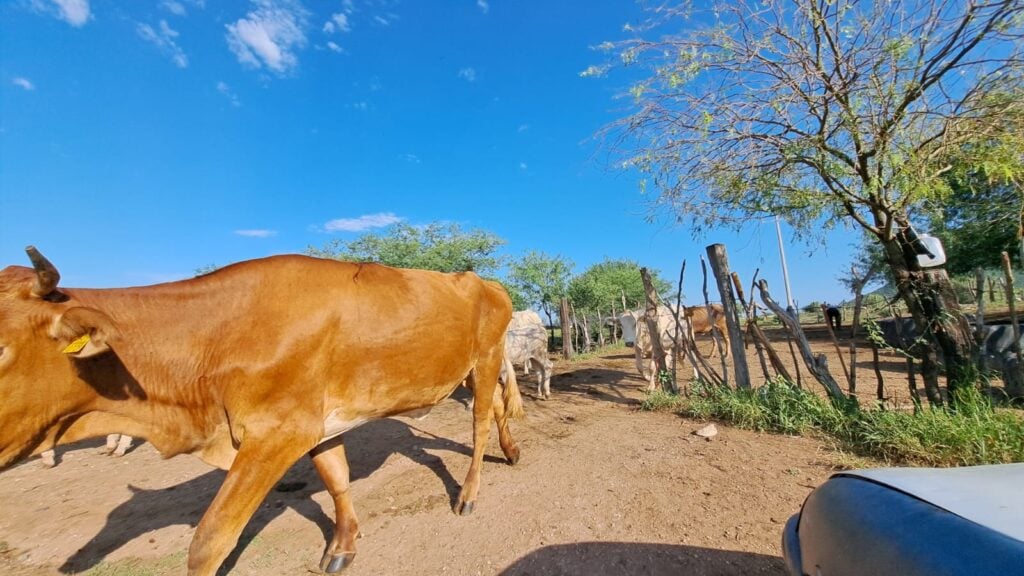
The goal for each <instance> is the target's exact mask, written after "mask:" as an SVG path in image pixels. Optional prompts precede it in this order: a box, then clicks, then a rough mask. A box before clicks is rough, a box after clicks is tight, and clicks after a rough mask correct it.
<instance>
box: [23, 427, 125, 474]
mask: <svg viewBox="0 0 1024 576" xmlns="http://www.w3.org/2000/svg"><path fill="white" fill-rule="evenodd" d="M131 447H132V437H131V436H129V435H127V434H108V435H107V443H106V445H105V446H103V448H100V454H110V455H111V456H118V457H120V456H124V455H125V453H126V452H128V449H129V448H131ZM39 458H40V459H41V460H42V461H43V465H44V466H46V467H47V468H53V467H54V466H56V465H57V454H56V453H55V452H54V451H53V450H47V451H46V452H43V453H42V454H40V455H39Z"/></svg>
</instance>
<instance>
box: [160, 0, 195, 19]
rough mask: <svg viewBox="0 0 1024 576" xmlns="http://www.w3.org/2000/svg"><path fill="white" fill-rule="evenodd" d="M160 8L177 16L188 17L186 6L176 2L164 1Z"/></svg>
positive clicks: (172, 0)
mask: <svg viewBox="0 0 1024 576" xmlns="http://www.w3.org/2000/svg"><path fill="white" fill-rule="evenodd" d="M160 7H161V8H163V9H164V10H167V11H168V12H170V13H171V14H174V15H175V16H186V15H187V14H188V12H187V11H186V10H185V5H184V4H182V3H181V2H176V1H175V0H163V2H161V3H160Z"/></svg>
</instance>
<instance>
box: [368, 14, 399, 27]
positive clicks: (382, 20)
mask: <svg viewBox="0 0 1024 576" xmlns="http://www.w3.org/2000/svg"><path fill="white" fill-rule="evenodd" d="M373 20H374V21H375V22H376V23H377V24H380V25H381V26H391V23H392V22H394V21H395V20H398V15H397V14H377V15H375V16H374V17H373Z"/></svg>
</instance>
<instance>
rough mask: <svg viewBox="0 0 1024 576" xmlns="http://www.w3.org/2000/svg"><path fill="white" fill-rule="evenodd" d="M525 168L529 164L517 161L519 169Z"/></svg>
mask: <svg viewBox="0 0 1024 576" xmlns="http://www.w3.org/2000/svg"><path fill="white" fill-rule="evenodd" d="M527 168H529V166H527V165H526V162H520V163H519V169H520V170H526V169H527Z"/></svg>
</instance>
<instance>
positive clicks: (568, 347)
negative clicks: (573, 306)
mask: <svg viewBox="0 0 1024 576" xmlns="http://www.w3.org/2000/svg"><path fill="white" fill-rule="evenodd" d="M558 312H559V317H560V318H561V322H562V357H563V358H565V359H566V360H569V359H571V358H572V357H573V356H574V355H575V354H574V352H573V346H572V319H571V318H570V316H569V299H568V298H562V301H561V303H560V305H559V307H558Z"/></svg>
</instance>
